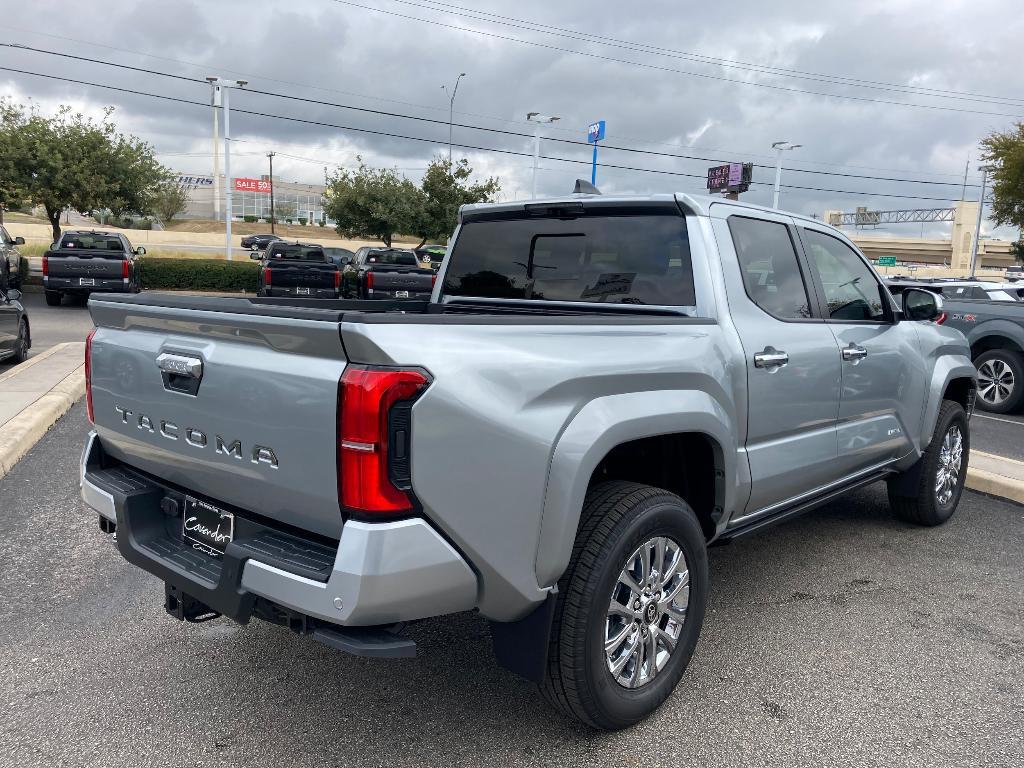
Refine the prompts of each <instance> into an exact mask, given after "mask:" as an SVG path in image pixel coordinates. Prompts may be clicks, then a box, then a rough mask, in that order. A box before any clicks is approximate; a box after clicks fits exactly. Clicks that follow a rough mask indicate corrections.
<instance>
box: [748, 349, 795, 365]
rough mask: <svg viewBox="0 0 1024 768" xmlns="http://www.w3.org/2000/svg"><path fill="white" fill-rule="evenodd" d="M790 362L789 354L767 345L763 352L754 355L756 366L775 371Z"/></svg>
mask: <svg viewBox="0 0 1024 768" xmlns="http://www.w3.org/2000/svg"><path fill="white" fill-rule="evenodd" d="M788 363H789V355H788V354H787V353H786V352H780V351H779V350H777V349H776V348H775V347H765V348H764V351H763V352H758V353H757V354H755V355H754V367H755V368H765V369H767V370H769V371H774V370H776V369H778V368H781V367H782V366H784V365H786V364H788Z"/></svg>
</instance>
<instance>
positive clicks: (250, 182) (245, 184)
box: [235, 179, 271, 194]
mask: <svg viewBox="0 0 1024 768" xmlns="http://www.w3.org/2000/svg"><path fill="white" fill-rule="evenodd" d="M270 188H271V184H270V182H269V181H265V180H264V179H235V191H236V192H266V193H267V194H269V193H270Z"/></svg>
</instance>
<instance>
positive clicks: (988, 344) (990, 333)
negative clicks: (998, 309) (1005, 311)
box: [968, 320, 1024, 360]
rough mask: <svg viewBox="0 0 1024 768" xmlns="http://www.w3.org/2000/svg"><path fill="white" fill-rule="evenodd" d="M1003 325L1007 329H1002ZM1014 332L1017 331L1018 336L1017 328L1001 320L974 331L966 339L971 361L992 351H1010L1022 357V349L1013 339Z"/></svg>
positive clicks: (1017, 340)
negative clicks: (969, 348) (968, 344)
mask: <svg viewBox="0 0 1024 768" xmlns="http://www.w3.org/2000/svg"><path fill="white" fill-rule="evenodd" d="M1003 325H1006V326H1008V327H1006V328H1004V327H1002V326H1003ZM1014 330H1017V332H1018V334H1019V332H1020V331H1019V328H1017V326H1014V325H1013V324H1012V323H1008V322H1006V321H1003V320H996V321H992V322H990V323H986V324H985V325H984V326H982V327H981V328H978V329H976V330H975V332H974V333H972V334H971V335H970V337H969V338H968V342H970V345H971V360H975V359H977V358H978V357H979V356H980V355H983V354H985V353H986V352H989V351H991V350H993V349H1010V350H1013V351H1014V352H1016V353H1017V354H1019V355H1024V347H1022V346H1021V342H1020V340H1019V339H1018V338H1016V337H1015V334H1014V333H1013V331H1014Z"/></svg>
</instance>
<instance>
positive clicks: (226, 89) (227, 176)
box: [206, 76, 249, 261]
mask: <svg viewBox="0 0 1024 768" xmlns="http://www.w3.org/2000/svg"><path fill="white" fill-rule="evenodd" d="M206 79H207V80H208V81H209V82H210V84H211V85H213V86H214V87H215V88H217V90H219V91H220V92H221V101H222V105H223V109H224V192H225V201H224V254H225V256H226V257H227V260H228V261H231V216H232V215H233V213H234V208H233V207H232V200H231V189H232V187H233V186H234V185H233V184H232V183H231V99H230V94H231V89H232V88H245V86H247V85H248V84H249V81H248V80H225V79H224V78H221V77H215V76H210V77H207V78H206Z"/></svg>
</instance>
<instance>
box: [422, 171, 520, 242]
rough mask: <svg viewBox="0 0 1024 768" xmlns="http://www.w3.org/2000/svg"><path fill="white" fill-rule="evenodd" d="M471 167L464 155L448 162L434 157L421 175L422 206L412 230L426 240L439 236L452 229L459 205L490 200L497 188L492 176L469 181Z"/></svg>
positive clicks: (435, 238)
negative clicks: (477, 180)
mask: <svg viewBox="0 0 1024 768" xmlns="http://www.w3.org/2000/svg"><path fill="white" fill-rule="evenodd" d="M472 175H473V169H472V168H471V167H470V165H469V161H468V160H466V159H465V158H463V159H461V160H459V161H458V162H455V163H452V162H451V161H450V160H448V158H446V157H442V156H440V155H438V156H436V157H434V159H433V160H432V161H431V163H430V165H429V166H428V167H427V172H426V173H425V174H424V175H423V182H422V185H421V190H422V192H423V198H424V199H423V209H422V211H421V213H420V216H419V217H418V220H417V222H416V223H417V227H416V228H415V229H414V230H413V231H414V232H415V234H417V235H418V236H420V237H421V238H423V239H422V240H421V241H420V245H423V243H425V242H427V240H440V239H442V238H444V239H447V237H448V236H449V235H450V234H451V233H452V231H453V230H454V229H455V223H456V220H457V219H458V215H459V207H460V206H463V205H469V204H471V203H491V202H494V199H495V197H496V195H497V194H498V193H499V192H500V191H501V184H500V183H499V181H498V179H496V178H493V177H492V178H488V179H487V180H486V181H481V182H477V183H475V184H469V183H468V182H469V179H470V177H471V176H472Z"/></svg>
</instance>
